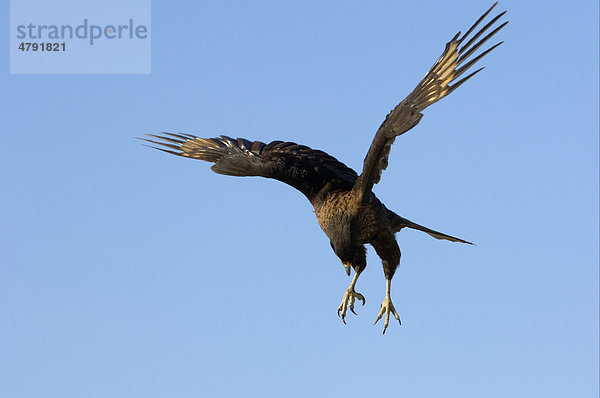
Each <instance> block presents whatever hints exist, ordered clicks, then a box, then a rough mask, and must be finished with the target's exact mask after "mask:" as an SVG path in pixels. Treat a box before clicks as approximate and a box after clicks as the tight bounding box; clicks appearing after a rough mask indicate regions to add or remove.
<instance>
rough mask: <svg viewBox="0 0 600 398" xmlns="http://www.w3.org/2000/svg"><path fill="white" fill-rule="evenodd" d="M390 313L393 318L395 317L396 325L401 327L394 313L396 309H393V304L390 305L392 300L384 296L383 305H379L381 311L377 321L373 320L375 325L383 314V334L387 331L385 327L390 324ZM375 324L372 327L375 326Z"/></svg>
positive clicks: (397, 316) (398, 317)
mask: <svg viewBox="0 0 600 398" xmlns="http://www.w3.org/2000/svg"><path fill="white" fill-rule="evenodd" d="M390 313H392V314H394V317H396V319H397V320H398V323H399V324H400V325H402V322H400V316H399V315H398V313H397V312H396V309H395V308H394V304H392V299H390V297H389V296H386V297H385V299H384V300H383V303H381V309H380V310H379V314H378V315H377V319H375V323H377V321H379V320H380V319H381V317H382V316H383V314H385V323H384V324H383V334H385V330H386V329H387V327H388V325H389V323H390ZM375 323H374V324H373V325H375Z"/></svg>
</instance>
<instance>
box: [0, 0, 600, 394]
mask: <svg viewBox="0 0 600 398" xmlns="http://www.w3.org/2000/svg"><path fill="white" fill-rule="evenodd" d="M216 3H217V2H215V4H206V3H205V2H195V1H186V2H177V3H174V2H163V1H157V0H155V1H153V4H152V74H151V75H146V76H143V75H137V76H136V75H133V76H126V75H105V76H101V75H91V76H85V75H80V76H75V75H72V76H69V75H58V76H51V75H37V76H36V75H30V76H28V75H9V71H8V68H9V60H8V56H7V55H6V54H8V42H9V40H8V37H7V36H4V40H2V41H0V49H1V50H2V52H1V53H2V54H4V55H2V56H1V57H3V59H2V62H1V63H0V67H1V69H2V72H1V73H0V86H1V87H2V92H3V93H2V95H1V96H0V107H1V109H2V111H1V112H2V118H1V119H0V120H1V122H0V123H1V125H2V129H1V134H2V145H1V146H0V157H1V159H2V160H1V163H0V182H1V184H2V185H1V186H2V200H1V201H2V206H1V209H0V225H1V226H2V227H1V229H0V246H1V250H0V253H1V254H0V319H1V322H0V353H1V354H0V358H1V359H0V396H2V397H62V398H65V397H79V398H80V397H86V398H91V397H103V398H105V397H144V398H148V397H165V396H175V397H242V396H243V397H281V396H289V397H307V396H332V395H333V396H344V397H365V396H389V397H392V396H404V397H441V396H443V397H546V398H547V397H565V396H572V397H597V396H598V217H599V215H598V86H599V81H598V2H596V1H581V2H564V1H548V2H524V1H503V2H501V4H500V5H499V7H500V8H503V9H507V10H508V19H509V20H510V21H511V23H510V24H509V25H508V26H507V28H506V29H505V30H504V31H503V32H501V33H500V39H502V40H504V41H505V44H504V45H503V46H501V47H500V48H498V49H497V50H495V51H494V53H492V54H491V55H489V56H488V57H487V58H486V59H485V60H484V62H483V64H484V65H486V66H487V68H486V69H485V70H484V71H483V72H482V73H481V74H479V75H478V76H477V78H475V79H474V80H471V81H470V82H469V83H468V84H467V85H465V86H462V87H461V88H460V89H459V90H457V91H456V92H455V93H453V94H452V95H451V96H450V97H448V98H446V99H444V100H443V101H442V102H440V103H438V104H436V105H434V106H432V107H431V108H429V109H427V110H426V111H425V117H424V118H423V120H422V121H421V123H420V124H419V125H418V127H416V128H415V129H414V130H412V131H410V133H408V134H405V135H403V136H402V137H400V138H399V139H397V140H396V143H395V145H394V147H393V150H392V154H391V156H390V166H389V168H388V170H387V171H386V172H385V173H384V175H383V178H382V181H381V183H380V184H379V185H377V186H376V187H375V192H376V194H377V195H378V196H379V198H380V199H381V200H382V201H383V202H384V203H385V204H386V205H387V206H388V207H389V208H390V209H393V210H395V211H396V212H398V213H399V214H401V215H403V216H405V217H407V218H409V219H412V220H414V221H416V222H419V223H422V224H424V225H427V226H429V227H432V228H435V229H439V230H440V231H443V232H447V233H450V234H454V235H457V236H460V237H463V238H465V239H467V240H470V241H473V242H475V243H476V244H477V246H467V245H461V244H456V243H451V242H444V241H438V240H435V239H432V238H430V237H429V236H428V235H425V234H422V233H420V232H417V231H409V230H404V231H402V232H401V233H399V234H398V235H397V238H398V242H399V244H400V247H401V249H402V252H403V257H402V260H401V264H400V268H399V270H398V272H397V273H396V276H395V278H394V281H393V289H392V295H393V300H394V304H395V306H396V309H397V310H398V311H399V313H400V316H401V318H402V326H398V324H397V323H392V324H391V325H390V327H389V329H388V331H387V333H386V335H385V336H382V334H381V329H382V325H381V324H378V325H376V326H372V323H373V321H374V320H375V316H376V314H377V312H378V310H379V305H380V303H381V300H382V299H383V297H384V293H385V279H384V276H383V272H382V268H381V263H380V261H379V259H378V258H377V256H376V255H375V254H374V251H373V250H372V248H370V247H369V252H368V266H367V269H366V271H365V272H364V274H363V275H362V276H361V278H360V280H359V282H358V284H357V291H359V292H361V293H363V294H364V295H365V296H366V299H367V303H366V305H365V306H364V307H362V306H359V308H358V309H357V312H358V316H354V315H353V314H349V317H348V319H347V322H348V324H347V325H344V324H343V323H342V322H341V320H340V319H339V318H338V317H337V316H336V309H337V307H338V305H339V303H340V300H341V298H342V295H343V293H344V290H345V289H346V287H347V285H348V283H349V282H350V279H349V278H348V277H347V276H346V274H345V272H344V269H343V267H342V266H341V264H340V263H339V261H338V259H337V258H336V257H335V255H334V253H333V252H332V251H331V249H330V247H329V242H328V239H327V238H326V236H325V235H324V234H323V232H322V231H321V230H320V228H319V226H318V224H317V222H316V219H315V217H314V215H313V213H312V207H311V206H310V204H309V202H308V201H307V200H306V199H305V198H304V197H303V196H302V195H301V194H300V193H298V192H296V191H295V190H293V189H292V188H290V187H288V186H286V185H284V184H281V183H279V182H277V181H273V180H262V179H257V178H245V179H242V178H234V177H225V176H220V175H217V174H214V173H212V172H211V171H210V169H209V164H208V163H204V162H200V161H192V160H187V159H181V158H176V157H173V156H169V155H166V154H164V153H161V152H159V151H154V150H150V149H148V148H145V147H143V146H141V145H140V142H139V141H137V140H135V139H133V137H134V136H140V135H141V134H142V133H147V132H149V133H152V132H160V131H171V132H187V133H191V134H195V135H199V136H204V137H211V136H215V135H218V134H227V135H230V136H233V137H238V136H239V137H245V138H249V139H260V140H263V141H266V142H268V141H270V140H274V139H283V140H291V141H296V142H299V143H302V144H305V145H309V146H311V147H313V148H319V149H322V150H325V151H327V152H328V153H330V154H332V155H333V156H335V157H337V158H338V159H340V160H342V161H344V162H345V163H346V164H348V165H349V166H351V167H353V168H355V169H360V168H361V166H362V160H363V158H364V155H365V153H366V151H367V148H368V146H369V144H370V142H371V139H372V137H373V134H374V133H375V131H376V129H377V127H378V126H379V124H380V123H381V122H382V120H383V118H384V117H385V115H386V113H387V112H388V111H389V110H390V109H391V108H392V107H393V106H394V105H395V104H396V103H398V102H399V101H400V100H401V99H402V98H404V96H405V95H406V94H408V92H410V90H411V89H412V88H413V87H414V85H415V84H416V83H417V82H418V81H419V80H420V79H421V77H422V76H423V75H424V73H425V72H426V71H427V69H428V68H429V67H430V66H431V64H432V63H433V62H434V61H435V60H436V59H437V57H438V56H439V54H440V53H441V51H442V49H443V47H444V44H445V43H446V41H448V40H449V39H450V38H451V37H452V36H453V35H454V33H456V31H458V30H460V29H466V28H468V27H469V26H470V24H471V23H472V22H473V21H474V20H475V19H476V18H477V17H478V16H479V15H480V14H481V13H482V12H483V11H484V10H485V9H486V8H487V7H488V6H489V5H490V3H491V1H490V2H488V1H485V2H482V1H463V2H460V3H458V4H455V3H451V2H445V1H437V2H429V1H422V2H405V1H387V2H354V1H350V2H348V1H346V2H294V3H291V2H279V1H273V2H264V1H261V2H252V5H249V3H250V2H248V4H240V3H238V2H225V1H224V2H218V4H216ZM0 13H1V14H2V15H0V17H1V18H2V19H3V20H4V21H8V6H7V5H5V6H4V7H2V9H1V10H0ZM4 34H5V35H6V34H7V30H6V29H5V33H4Z"/></svg>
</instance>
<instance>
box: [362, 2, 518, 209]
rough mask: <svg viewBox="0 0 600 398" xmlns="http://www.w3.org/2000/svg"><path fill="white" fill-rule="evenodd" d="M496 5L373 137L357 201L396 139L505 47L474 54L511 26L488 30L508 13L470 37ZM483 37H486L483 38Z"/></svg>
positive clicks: (451, 46)
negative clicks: (482, 61) (483, 60)
mask: <svg viewBox="0 0 600 398" xmlns="http://www.w3.org/2000/svg"><path fill="white" fill-rule="evenodd" d="M496 4H498V3H497V2H496V3H494V4H493V5H492V7H491V8H490V9H489V10H487V11H486V12H485V13H484V14H483V15H482V16H481V17H480V18H479V19H478V20H477V21H476V22H475V23H474V24H473V26H472V27H471V28H470V29H469V30H468V31H467V33H465V34H464V35H462V36H461V32H458V33H457V34H456V36H454V37H453V38H452V40H450V41H449V42H448V43H447V44H446V48H445V49H444V52H443V53H442V55H441V56H440V58H439V59H438V60H437V61H436V62H435V64H434V65H433V66H432V67H431V69H429V71H428V72H427V74H426V75H425V77H424V78H423V80H421V82H420V83H419V84H418V85H417V87H416V88H415V89H414V90H413V91H412V92H411V93H410V94H409V95H408V97H406V98H405V99H404V100H403V101H402V102H400V104H398V105H397V106H396V107H395V108H394V109H393V110H392V111H391V112H390V113H389V114H388V115H387V117H386V118H385V121H384V122H383V124H382V125H381V126H380V127H379V130H377V133H376V134H375V137H374V138H373V142H372V143H371V147H370V148H369V151H368V152H367V156H366V157H365V161H364V165H363V171H362V173H361V175H360V176H359V177H358V179H357V181H356V183H355V184H354V188H353V190H354V192H355V194H356V195H357V196H358V198H361V199H362V198H363V197H365V193H366V192H369V191H370V190H371V189H372V188H373V185H374V184H377V183H378V182H379V179H380V178H381V172H382V171H383V170H385V169H386V167H387V165H388V156H389V153H390V148H391V146H392V144H393V143H394V139H395V138H396V137H397V136H399V135H400V134H403V133H405V132H407V131H408V130H410V129H411V128H413V127H414V126H416V125H417V123H419V121H420V120H421V117H422V116H423V115H422V114H421V111H423V110H424V109H425V108H427V107H428V106H429V105H431V104H434V103H435V102H437V101H439V100H441V99H442V98H444V97H445V96H447V95H448V94H450V93H451V92H452V91H454V90H456V89H457V88H458V87H460V85H462V84H463V83H464V82H466V81H467V80H469V79H470V78H471V77H473V76H474V75H475V74H476V73H477V72H479V71H481V70H482V69H483V68H479V69H477V70H475V71H474V72H472V73H470V74H469V75H467V76H466V77H463V78H462V79H460V80H459V77H460V76H461V75H463V74H464V73H465V72H466V71H468V70H469V68H471V66H473V65H474V64H475V63H476V62H477V61H479V60H480V59H481V58H483V57H484V56H485V55H487V54H488V53H489V52H490V51H492V50H493V49H494V48H496V47H498V46H499V45H500V44H502V42H500V43H497V44H495V45H493V46H491V47H490V48H488V49H487V50H485V51H483V52H482V53H480V54H478V55H476V56H474V53H475V52H476V51H477V50H478V49H479V48H480V47H481V46H482V45H483V44H484V43H485V42H487V41H488V40H489V39H490V38H491V37H492V36H494V35H495V34H496V33H497V32H498V31H499V30H500V29H502V28H503V27H504V26H505V25H506V24H507V23H508V21H507V22H504V23H502V24H500V25H499V26H497V27H495V28H493V29H492V30H491V31H489V30H490V28H492V27H493V26H494V24H495V23H496V22H497V21H498V20H499V19H500V18H501V17H502V16H503V15H504V14H505V13H506V11H504V12H502V13H500V14H498V15H497V16H495V17H494V18H492V20H491V21H490V22H488V23H487V24H485V26H483V27H482V28H481V29H480V30H479V31H477V32H476V33H474V34H473V36H472V37H470V36H471V34H472V33H473V32H474V30H475V28H476V27H477V26H478V25H479V24H480V23H481V22H482V21H483V20H484V19H485V18H486V17H487V16H488V14H489V13H490V12H491V11H492V9H493V8H494V7H495V6H496ZM488 31H489V33H488ZM482 35H483V37H481V36H482ZM465 40H466V41H465Z"/></svg>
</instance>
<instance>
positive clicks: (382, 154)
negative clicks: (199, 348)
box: [142, 2, 508, 333]
mask: <svg viewBox="0 0 600 398" xmlns="http://www.w3.org/2000/svg"><path fill="white" fill-rule="evenodd" d="M496 5H497V2H496V3H494V4H493V5H492V7H491V8H490V9H489V10H487V11H486V12H485V13H484V14H483V15H482V16H481V17H480V18H479V19H478V20H477V21H476V22H475V23H474V24H473V26H471V28H469V30H467V32H466V33H465V34H463V35H461V32H458V33H457V34H456V35H455V36H454V37H453V38H452V40H450V41H449V42H448V43H447V44H446V47H445V49H444V52H443V53H442V55H441V56H440V58H439V59H438V60H437V61H436V62H435V63H434V64H433V66H432V67H431V69H429V71H428V72H427V74H426V75H425V77H424V78H423V79H422V80H421V81H420V82H419V84H418V85H417V87H416V88H415V89H414V90H413V91H412V92H411V93H410V94H409V95H408V96H407V97H406V98H405V99H404V100H402V102H400V103H399V104H398V105H397V106H396V107H395V108H394V109H392V111H391V112H390V113H389V114H388V115H387V117H386V118H385V120H384V122H383V123H382V124H381V126H380V127H379V129H378V130H377V133H376V134H375V137H374V138H373V142H372V143H371V146H370V148H369V151H368V152H367V155H366V157H365V160H364V164H363V169H362V172H361V173H360V175H359V174H357V173H356V172H355V171H354V170H352V169H351V168H349V167H348V166H346V165H345V164H343V163H342V162H340V161H338V160H337V159H335V158H334V157H333V156H330V155H328V154H327V153H325V152H323V151H320V150H316V149H311V148H309V147H307V146H304V145H299V144H296V143H294V142H283V141H273V142H271V143H268V144H265V143H263V142H260V141H249V140H246V139H244V138H237V139H234V138H230V137H227V136H224V135H222V136H220V137H219V138H199V137H196V136H193V135H191V134H184V133H178V134H174V133H166V132H165V133H161V134H162V135H154V134H146V135H147V136H148V137H149V138H142V140H144V141H147V142H150V143H151V144H154V145H158V146H152V147H153V148H155V149H159V150H161V151H164V152H167V153H170V154H173V155H177V156H181V157H185V158H190V159H200V160H204V161H207V162H212V163H214V165H213V166H211V169H212V170H213V171H214V172H216V173H219V174H225V175H230V176H260V177H266V178H273V179H276V180H279V181H281V182H284V183H286V184H288V185H291V186H292V187H294V188H296V189H297V190H299V191H300V192H302V193H303V194H304V195H305V196H306V197H307V198H308V200H309V201H310V203H311V204H312V206H313V207H314V211H315V214H316V216H317V221H318V223H319V226H320V227H321V229H322V230H323V232H325V234H326V235H327V237H328V238H329V242H330V244H331V248H332V249H333V251H334V252H335V254H336V255H337V257H338V258H339V259H340V261H341V262H342V264H343V265H344V267H345V270H346V273H347V274H348V276H350V273H351V269H354V277H353V278H352V281H351V282H350V286H349V287H348V289H347V290H346V292H345V293H344V296H343V298H342V302H341V304H340V306H339V307H338V316H340V317H341V318H342V321H343V322H344V323H346V313H347V311H348V309H350V311H352V312H353V313H354V314H356V312H355V311H354V304H355V302H356V300H360V301H361V302H362V304H363V305H364V303H365V298H364V296H363V295H362V294H360V293H358V292H357V291H356V290H355V286H356V282H357V280H358V277H359V276H360V274H361V273H362V272H363V270H364V269H365V267H366V265H367V262H366V248H365V245H366V244H370V245H371V246H373V247H374V248H375V251H376V252H377V255H378V256H379V257H380V258H381V262H382V265H383V271H384V274H385V279H386V292H385V298H384V299H383V302H382V304H381V307H380V311H379V313H378V314H377V319H376V320H375V323H377V322H378V321H379V320H380V319H381V318H382V317H383V318H384V325H383V333H385V331H386V329H387V327H388V325H389V320H390V314H392V315H393V316H394V317H395V318H396V320H398V322H399V323H400V317H399V315H398V313H397V311H396V309H395V308H394V305H393V304H392V299H391V295H390V290H391V283H392V278H393V276H394V272H395V271H396V268H397V267H398V265H399V263H400V248H399V247H398V243H397V242H396V238H395V234H396V233H397V232H398V231H400V230H401V229H402V228H412V229H416V230H419V231H423V232H425V233H427V234H429V235H431V236H433V237H434V238H436V239H446V240H449V241H452V242H461V243H467V244H470V243H469V242H467V241H465V240H463V239H459V238H455V237H453V236H450V235H446V234H444V233H441V232H437V231H434V230H432V229H429V228H426V227H424V226H422V225H419V224H416V223H414V222H412V221H409V220H407V219H406V218H403V217H401V216H399V215H397V214H396V213H394V212H393V211H391V210H388V208H387V207H385V206H384V205H383V203H381V202H380V201H379V199H378V198H377V197H376V196H375V194H374V193H373V191H372V189H373V185H374V184H377V183H378V182H379V179H380V178H381V173H382V171H383V170H385V169H386V167H387V165H388V156H389V153H390V149H391V146H392V144H393V143H394V140H395V139H396V137H397V136H399V135H401V134H403V133H405V132H407V131H408V130H410V129H412V128H413V127H415V126H416V125H417V124H418V123H419V121H420V120H421V117H422V116H423V114H422V113H421V112H422V111H423V110H425V109H426V108H427V107H429V106H430V105H432V104H433V103H435V102H437V101H439V100H441V99H442V98H444V97H446V96H447V95H448V94H450V93H451V92H453V91H454V90H456V89H457V88H458V87H460V86H461V85H462V84H463V83H465V82H466V81H467V80H469V79H470V78H472V77H473V76H475V74H477V73H478V72H479V71H481V70H482V69H483V68H479V69H476V70H475V71H472V72H471V71H470V69H471V67H472V66H473V65H475V64H476V63H477V62H478V61H479V60H481V59H482V58H483V57H484V56H485V55H487V54H488V53H490V52H491V51H492V50H494V49H495V48H496V47H498V46H499V45H500V44H502V42H499V43H497V44H495V45H492V46H490V47H489V48H487V49H486V50H484V51H481V52H479V53H477V51H478V50H479V49H480V48H481V47H482V46H483V45H484V44H485V43H486V42H487V41H488V40H489V39H490V38H492V37H493V36H494V35H495V34H496V33H498V31H499V30H500V29H502V28H503V27H504V26H506V24H507V23H508V21H506V22H503V23H500V22H498V21H499V20H500V19H501V18H502V16H503V15H504V14H505V13H506V11H504V12H502V13H500V14H498V15H497V16H495V17H494V18H491V20H490V21H489V22H487V23H485V25H483V27H481V28H480V29H479V30H476V29H477V27H478V26H479V25H480V24H481V23H482V22H483V21H484V20H485V19H486V18H487V16H488V15H489V14H490V12H491V11H492V10H493V9H494V7H496ZM466 72H470V73H469V74H467V75H466V76H464V77H463V75H464V74H465V73H466Z"/></svg>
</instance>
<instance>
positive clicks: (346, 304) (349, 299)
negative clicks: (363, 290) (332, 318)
mask: <svg viewBox="0 0 600 398" xmlns="http://www.w3.org/2000/svg"><path fill="white" fill-rule="evenodd" d="M360 273H361V271H356V270H354V278H352V282H350V286H348V289H346V293H344V298H342V304H340V306H339V307H338V310H337V313H338V316H341V317H342V322H344V323H346V320H345V318H346V311H347V310H348V308H350V311H352V313H353V314H354V315H356V312H354V301H355V299H359V300H361V301H362V304H363V305H365V297H364V296H363V295H362V294H360V293H357V292H355V291H354V285H356V281H357V280H358V276H359V275H360Z"/></svg>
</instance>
